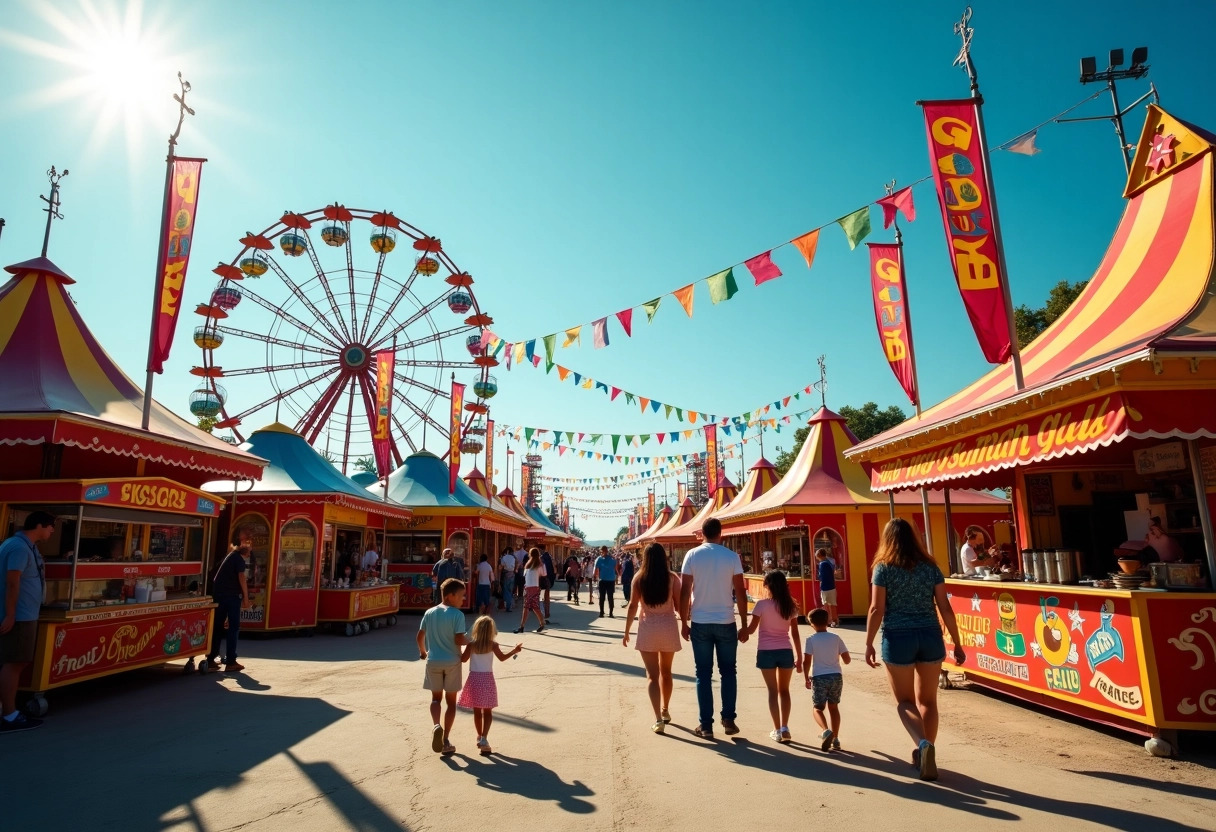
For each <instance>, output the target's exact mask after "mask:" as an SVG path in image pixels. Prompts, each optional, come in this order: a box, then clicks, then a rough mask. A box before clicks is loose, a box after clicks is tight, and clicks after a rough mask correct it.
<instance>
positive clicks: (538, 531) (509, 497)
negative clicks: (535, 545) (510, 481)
mask: <svg viewBox="0 0 1216 832" xmlns="http://www.w3.org/2000/svg"><path fill="white" fill-rule="evenodd" d="M464 481H465V484H466V485H468V486H469V488H471V489H473V491H474V492H476V494H477V495H478V496H479V497H482V498H483V499H485V500H487V501H490V500H492V501H493V503H494V505H496V506H498V507H499V508H501V509H503V510H504V511H506V512H507V513H508V514H510V515H512V516H513V517H515V518H517V519H518V520H519V522H520V523H523V524H525V525H524V528H523V530H522V531H521V533H520V537H523V538H525V539H527V540H544V538H545V537H546V535H548V532H547V531H546V530H545V528H544V527H543V526H541V525H540V524H539V523H537V522H536V521H535V520H533V519H532V518H531V517H529V516H528V512H527V511H526V510H525V509H524V507H523V506H522V505H521V504H520V502H519V500H517V499H516V498H515V494H514V493H513V492H512V491H511V489H509V488H504V489H503V490H502V491H499V492H498V494H496V495H491V494H490V482H489V480H487V479H486V475H485V474H483V473H481V471H479V470H478V469H477V468H474V469H473V470H472V471H470V472H469V473H468V474H466V475H465V478H464ZM503 545H504V546H505V545H507V544H506V543H504V544H503ZM512 548H514V547H512Z"/></svg>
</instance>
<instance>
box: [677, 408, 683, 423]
mask: <svg viewBox="0 0 1216 832" xmlns="http://www.w3.org/2000/svg"><path fill="white" fill-rule="evenodd" d="M676 418H677V419H679V420H680V421H681V422H683V421H684V410H683V408H679V407H677V408H676Z"/></svg>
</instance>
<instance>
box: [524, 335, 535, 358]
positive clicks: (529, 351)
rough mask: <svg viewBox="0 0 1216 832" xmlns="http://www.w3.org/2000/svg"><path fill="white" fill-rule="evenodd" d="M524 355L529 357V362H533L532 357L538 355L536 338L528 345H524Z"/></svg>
mask: <svg viewBox="0 0 1216 832" xmlns="http://www.w3.org/2000/svg"><path fill="white" fill-rule="evenodd" d="M524 355H526V356H528V360H529V361H531V360H532V357H533V356H534V355H536V339H535V338H533V339H532V340H531V341H528V342H527V343H526V344H524Z"/></svg>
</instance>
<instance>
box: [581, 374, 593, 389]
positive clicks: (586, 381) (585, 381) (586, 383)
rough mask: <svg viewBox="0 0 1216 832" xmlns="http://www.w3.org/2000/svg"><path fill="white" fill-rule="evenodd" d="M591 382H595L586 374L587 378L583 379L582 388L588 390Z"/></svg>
mask: <svg viewBox="0 0 1216 832" xmlns="http://www.w3.org/2000/svg"><path fill="white" fill-rule="evenodd" d="M593 384H595V379H593V378H591V377H590V376H588V377H587V378H585V379H583V389H584V390H590V389H591V386H592V385H593Z"/></svg>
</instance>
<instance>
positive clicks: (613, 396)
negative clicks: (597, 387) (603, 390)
mask: <svg viewBox="0 0 1216 832" xmlns="http://www.w3.org/2000/svg"><path fill="white" fill-rule="evenodd" d="M619 395H621V388H619V387H613V388H612V394H611V395H610V396H608V401H610V402H614V401H616V397H617V396H619Z"/></svg>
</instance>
